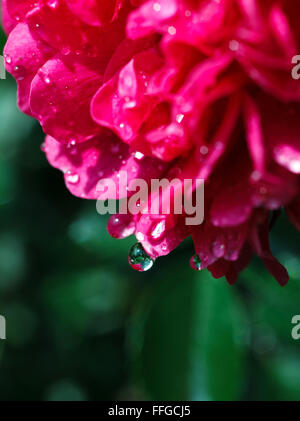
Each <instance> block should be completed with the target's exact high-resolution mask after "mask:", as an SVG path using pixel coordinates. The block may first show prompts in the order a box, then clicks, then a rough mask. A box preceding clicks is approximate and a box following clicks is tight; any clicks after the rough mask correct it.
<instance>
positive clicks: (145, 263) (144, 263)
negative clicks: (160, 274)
mask: <svg viewBox="0 0 300 421" xmlns="http://www.w3.org/2000/svg"><path fill="white" fill-rule="evenodd" d="M128 262H129V264H130V266H131V267H132V268H133V269H134V270H137V271H138V272H146V271H147V270H149V269H151V268H152V266H153V264H154V260H153V259H152V258H151V257H150V256H149V255H148V254H147V253H146V252H145V250H144V248H143V246H142V245H141V244H140V243H136V244H135V245H134V246H132V247H131V249H130V251H129V255H128Z"/></svg>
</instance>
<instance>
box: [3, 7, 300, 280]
mask: <svg viewBox="0 0 300 421" xmlns="http://www.w3.org/2000/svg"><path fill="white" fill-rule="evenodd" d="M3 16H4V24H5V27H6V29H7V31H8V32H10V35H9V37H8V41H7V44H6V47H5V59H6V64H7V69H8V71H9V72H11V73H12V74H13V76H14V77H15V78H16V80H17V82H18V98H19V106H20V108H21V109H22V110H23V111H24V112H26V113H28V114H29V115H31V116H33V117H35V118H36V119H38V120H39V121H40V123H41V125H42V127H43V129H44V131H45V133H46V134H47V137H46V142H45V145H44V150H45V152H46V154H47V157H48V159H49V161H50V163H51V164H52V165H53V166H55V167H57V168H59V169H61V170H62V171H63V172H64V174H65V180H66V184H67V187H68V188H69V189H70V191H71V192H72V193H73V194H75V195H76V196H79V197H82V198H87V199H97V198H98V197H97V196H98V194H97V188H96V186H97V183H98V181H99V179H101V178H108V177H110V178H112V179H113V180H115V181H116V183H117V182H118V179H119V177H120V171H127V174H128V182H130V181H131V180H134V179H136V178H142V179H145V180H146V181H147V182H148V183H150V180H151V179H152V178H156V179H160V178H167V179H173V178H177V179H179V180H181V181H182V182H183V180H185V179H199V178H200V179H204V180H205V220H204V223H202V224H200V225H198V226H187V225H186V224H185V215H177V214H175V213H174V212H171V213H170V214H169V215H160V216H159V217H158V215H156V216H155V217H154V216H152V215H149V214H147V215H145V214H138V215H131V216H128V215H126V216H124V215H117V216H114V217H112V218H111V220H110V223H109V227H108V228H109V231H110V233H111V234H112V235H113V236H115V237H118V238H121V237H124V236H125V235H130V234H132V233H135V234H136V236H137V238H138V240H139V241H140V242H141V243H142V245H143V248H144V250H146V251H147V253H148V254H149V255H150V256H151V257H153V258H156V257H158V256H161V255H166V254H168V253H169V252H170V251H171V250H173V249H174V248H175V247H176V246H177V245H178V244H179V243H180V242H181V241H182V240H183V239H184V238H186V237H187V236H189V235H192V236H193V240H194V243H195V250H196V255H197V256H196V258H193V260H192V266H193V267H195V268H196V269H199V268H201V269H202V268H206V267H207V268H208V269H209V270H210V271H211V272H212V274H213V275H214V276H215V277H221V276H224V275H225V276H226V278H227V280H228V281H229V282H230V283H233V282H234V281H235V280H236V279H237V276H238V273H239V271H240V270H242V268H243V267H244V266H246V265H247V264H248V262H249V260H250V258H251V255H252V253H253V252H255V253H256V254H258V255H259V256H260V257H261V258H262V260H263V261H264V263H265V264H266V266H267V268H268V269H269V271H270V272H271V273H272V274H273V275H274V277H275V278H276V279H277V280H278V281H279V282H280V284H282V285H284V284H285V283H286V282H287V280H288V275H287V273H286V271H285V269H284V268H283V267H282V266H281V265H280V263H279V262H278V261H277V260H276V259H275V258H274V257H273V256H272V254H271V251H270V247H269V240H268V237H269V217H270V211H277V210H279V209H280V208H281V207H282V206H284V207H286V210H287V212H288V214H289V216H290V219H291V221H292V222H293V223H294V224H295V226H296V227H297V228H299V227H300V200H299V174H300V130H299V129H300V123H299V121H300V102H299V101H300V83H299V82H297V81H296V80H294V79H293V78H292V76H291V71H292V67H293V64H292V58H293V57H294V56H295V55H297V53H298V52H299V47H300V46H299V43H300V30H299V26H298V24H297V22H298V17H299V11H298V9H297V5H296V4H295V2H293V1H291V0H266V1H264V2H262V1H259V0H218V1H212V0H149V1H143V0H88V1H87V0H86V1H84V2H83V1H80V0H50V1H49V0H48V1H46V0H37V1H35V2H32V1H31V0H5V1H3ZM298 126H299V127H298ZM163 194H164V193H163ZM119 196H120V197H123V196H124V194H123V193H121V192H119ZM107 198H108V196H107ZM143 253H144V252H143V249H142V248H141V247H138V248H137V249H135V250H133V251H132V255H131V264H132V265H133V266H134V267H135V268H137V269H143V265H142V264H141V263H140V262H141V261H142V259H143V258H144V257H145V256H143ZM146 260H147V265H146V266H147V267H148V266H149V267H150V266H151V265H150V264H149V259H146Z"/></svg>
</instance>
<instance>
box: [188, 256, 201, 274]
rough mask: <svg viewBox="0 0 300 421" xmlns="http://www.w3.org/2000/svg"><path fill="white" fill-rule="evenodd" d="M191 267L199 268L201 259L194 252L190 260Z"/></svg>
mask: <svg viewBox="0 0 300 421" xmlns="http://www.w3.org/2000/svg"><path fill="white" fill-rule="evenodd" d="M190 265H191V268H192V269H194V270H198V271H199V270H201V260H200V257H199V256H198V254H195V255H194V256H193V257H192V258H191V260H190Z"/></svg>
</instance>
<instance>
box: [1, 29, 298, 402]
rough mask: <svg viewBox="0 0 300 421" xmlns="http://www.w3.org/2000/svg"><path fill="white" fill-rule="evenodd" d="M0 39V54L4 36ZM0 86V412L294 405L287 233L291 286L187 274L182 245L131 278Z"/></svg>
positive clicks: (290, 249) (293, 310) (7, 86)
mask: <svg viewBox="0 0 300 421" xmlns="http://www.w3.org/2000/svg"><path fill="white" fill-rule="evenodd" d="M0 37H1V41H0V43H1V51H2V47H3V45H4V35H3V34H0ZM15 98H16V87H15V83H14V81H13V80H12V79H11V78H10V77H8V79H7V80H5V81H4V80H1V81H0V314H2V315H4V316H5V317H6V320H7V340H6V341H3V340H2V341H0V400H2V401H6V400H75V401H79V400H117V399H118V400H136V399H137V400H298V399H299V398H300V340H299V341H295V340H293V339H292V337H291V329H292V324H291V319H292V316H293V315H295V314H300V256H299V238H300V237H299V234H298V233H297V232H296V231H295V230H294V229H293V228H292V227H291V225H290V224H289V222H288V221H287V219H286V218H285V217H281V220H280V222H279V223H278V224H277V226H276V228H275V229H274V231H273V233H272V245H273V250H274V252H275V253H276V255H277V256H278V257H279V258H280V259H281V261H282V262H283V263H284V264H285V265H286V266H287V268H288V269H289V272H290V275H291V281H290V283H289V284H288V286H286V287H284V288H281V287H280V286H278V285H277V283H276V282H275V281H274V280H273V279H272V278H271V277H270V276H269V275H268V273H267V272H266V270H265V269H264V268H263V267H262V265H261V263H260V262H258V261H254V262H253V263H252V265H251V266H250V267H249V268H248V269H247V270H246V271H245V272H244V273H243V274H242V275H241V277H240V279H239V282H238V284H237V285H236V286H234V287H229V286H228V285H227V283H226V281H225V280H223V279H222V280H214V279H212V278H211V276H210V275H209V274H208V272H206V271H205V272H203V273H197V272H194V271H193V270H192V269H191V268H190V267H189V263H188V262H189V258H190V256H191V255H192V254H193V247H192V244H191V241H190V240H188V241H186V242H185V243H184V244H183V245H182V246H181V247H180V248H178V250H176V251H175V252H174V253H172V254H171V255H170V256H168V257H166V258H163V259H160V260H159V261H157V262H156V264H155V267H154V268H153V269H152V270H151V271H149V272H147V273H144V274H140V273H136V272H134V271H133V270H132V269H131V268H130V267H129V266H128V263H127V254H128V250H129V248H130V246H131V245H132V244H134V243H135V240H134V239H133V238H130V239H128V240H122V241H118V240H113V239H111V238H110V237H109V235H108V234H107V232H106V222H107V218H105V217H100V216H99V215H98V214H97V213H96V209H95V203H94V202H92V201H83V200H79V199H77V198H75V197H72V196H71V195H70V193H69V192H68V191H67V190H66V188H65V186H64V182H63V177H62V175H61V173H59V172H58V171H57V170H55V169H53V168H51V167H50V165H49V164H48V163H47V162H46V159H45V157H44V154H43V153H42V152H41V150H40V145H41V143H42V141H43V134H42V132H41V129H40V128H39V126H38V124H37V123H36V122H35V121H33V120H31V119H30V118H28V117H26V116H24V115H22V114H21V113H20V112H19V111H18V110H17V108H16V99H15Z"/></svg>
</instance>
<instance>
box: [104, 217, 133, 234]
mask: <svg viewBox="0 0 300 421" xmlns="http://www.w3.org/2000/svg"><path fill="white" fill-rule="evenodd" d="M134 229H135V224H134V221H133V220H132V217H131V215H125V214H124V215H123V214H119V215H113V216H112V217H111V218H110V219H109V221H108V224H107V231H108V233H109V235H111V236H112V237H113V238H118V239H121V238H126V237H129V236H130V235H132V234H133V233H134Z"/></svg>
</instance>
